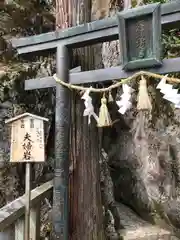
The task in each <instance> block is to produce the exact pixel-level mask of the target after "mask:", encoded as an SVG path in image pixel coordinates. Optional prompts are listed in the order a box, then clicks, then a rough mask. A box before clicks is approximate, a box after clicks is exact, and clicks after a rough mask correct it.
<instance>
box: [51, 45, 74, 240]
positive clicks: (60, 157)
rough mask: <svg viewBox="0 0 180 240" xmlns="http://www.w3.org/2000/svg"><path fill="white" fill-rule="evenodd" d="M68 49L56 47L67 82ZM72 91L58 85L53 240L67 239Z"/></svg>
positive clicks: (60, 72)
mask: <svg viewBox="0 0 180 240" xmlns="http://www.w3.org/2000/svg"><path fill="white" fill-rule="evenodd" d="M68 67H69V64H68V49H67V47H66V46H62V45H60V46H58V48H57V76H58V77H59V78H60V79H61V80H62V81H64V82H68V80H69V79H68V78H69V69H68ZM68 91H69V90H68V89H67V88H65V87H63V86H61V85H60V84H57V85H56V117H55V124H56V126H55V131H56V133H55V154H56V160H55V172H54V196H53V228H54V233H53V239H54V240H56V239H61V240H68V221H69V220H68V215H69V214H68V213H69V207H68V177H69V133H70V95H69V92H68Z"/></svg>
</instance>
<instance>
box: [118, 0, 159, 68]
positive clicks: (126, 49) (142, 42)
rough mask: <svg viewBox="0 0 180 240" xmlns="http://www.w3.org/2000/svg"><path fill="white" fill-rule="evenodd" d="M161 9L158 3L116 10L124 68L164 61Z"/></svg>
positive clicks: (143, 66) (142, 66) (154, 64)
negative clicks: (162, 54)
mask: <svg viewBox="0 0 180 240" xmlns="http://www.w3.org/2000/svg"><path fill="white" fill-rule="evenodd" d="M160 10H161V5H160V3H155V4H149V5H146V6H142V7H137V8H133V9H129V10H125V11H122V12H119V13H117V19H118V28H119V40H120V49H121V56H122V64H123V69H124V70H133V69H140V68H147V67H155V66H160V65H161V57H160V56H161V11H160Z"/></svg>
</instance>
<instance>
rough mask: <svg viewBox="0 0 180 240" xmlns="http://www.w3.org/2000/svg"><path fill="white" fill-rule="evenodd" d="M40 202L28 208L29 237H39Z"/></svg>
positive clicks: (35, 239)
mask: <svg viewBox="0 0 180 240" xmlns="http://www.w3.org/2000/svg"><path fill="white" fill-rule="evenodd" d="M40 206H41V204H40V202H39V203H37V204H36V205H35V206H33V207H32V208H31V210H30V239H31V240H39V239H40Z"/></svg>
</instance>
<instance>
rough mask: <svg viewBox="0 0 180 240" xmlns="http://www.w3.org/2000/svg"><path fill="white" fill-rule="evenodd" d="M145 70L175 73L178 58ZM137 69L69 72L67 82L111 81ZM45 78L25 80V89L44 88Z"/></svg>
mask: <svg viewBox="0 0 180 240" xmlns="http://www.w3.org/2000/svg"><path fill="white" fill-rule="evenodd" d="M146 70H147V71H150V72H154V73H159V74H166V73H176V72H179V70H180V58H170V59H164V60H163V61H162V66H161V67H156V68H147V69H146ZM137 71H138V70H137ZM137 71H129V72H126V71H124V70H123V69H122V66H117V67H110V68H104V69H98V70H91V71H84V72H79V73H71V74H70V75H69V82H70V83H71V84H86V83H96V82H103V81H111V80H115V79H122V78H127V77H129V76H131V75H132V74H134V73H135V72H137ZM46 81H47V79H44V78H42V79H41V80H39V81H35V80H33V79H30V80H26V81H25V90H32V89H41V88H44V85H45V84H46Z"/></svg>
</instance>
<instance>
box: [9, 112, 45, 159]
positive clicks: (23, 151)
mask: <svg viewBox="0 0 180 240" xmlns="http://www.w3.org/2000/svg"><path fill="white" fill-rule="evenodd" d="M44 121H48V119H47V118H43V117H39V116H36V115H33V114H30V113H24V114H21V115H18V116H16V117H14V118H11V119H9V120H6V121H5V123H6V124H11V154H10V162H44V160H45V159H44V158H45V156H44Z"/></svg>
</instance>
